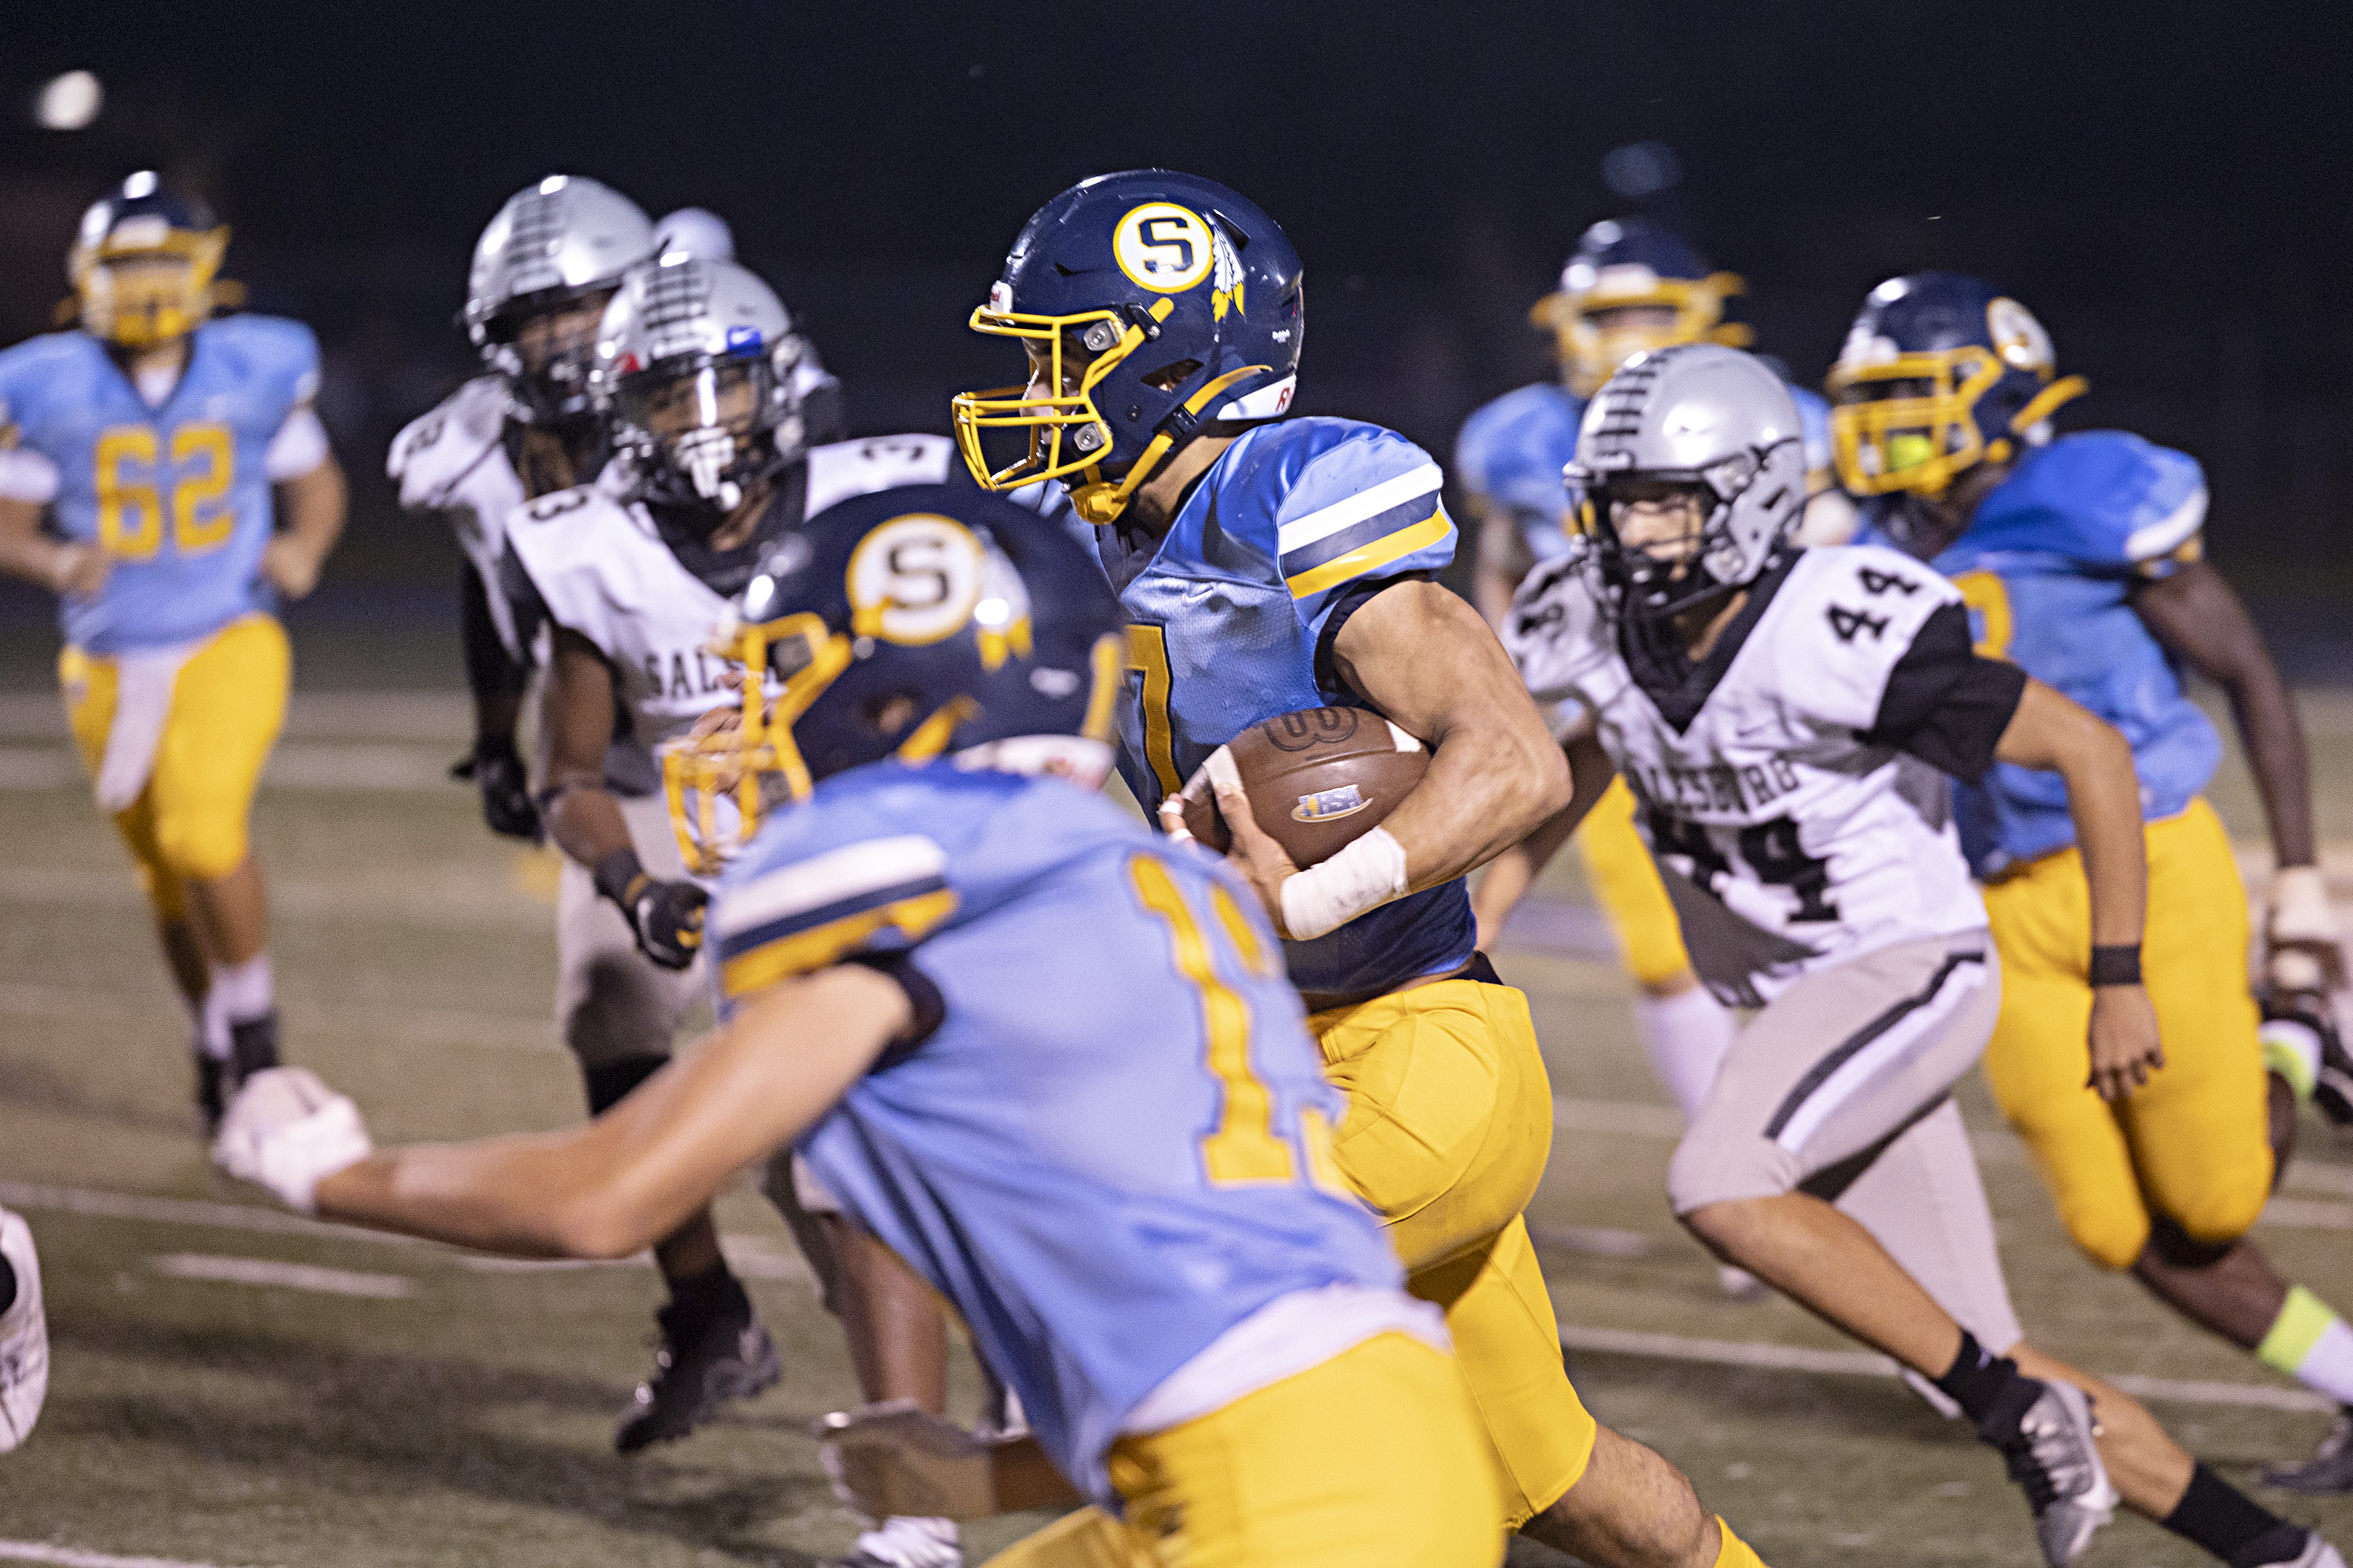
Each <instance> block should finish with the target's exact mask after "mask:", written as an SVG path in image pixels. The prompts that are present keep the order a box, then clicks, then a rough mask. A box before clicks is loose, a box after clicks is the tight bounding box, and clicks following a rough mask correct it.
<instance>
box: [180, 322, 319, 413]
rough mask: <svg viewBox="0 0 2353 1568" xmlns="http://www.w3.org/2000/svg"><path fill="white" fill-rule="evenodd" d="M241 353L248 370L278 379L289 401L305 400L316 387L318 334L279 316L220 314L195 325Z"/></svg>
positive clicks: (317, 384) (317, 376) (307, 399)
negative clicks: (280, 380)
mask: <svg viewBox="0 0 2353 1568" xmlns="http://www.w3.org/2000/svg"><path fill="white" fill-rule="evenodd" d="M196 330H197V331H199V332H202V333H204V334H206V336H207V337H209V338H210V339H212V341H213V342H215V343H216V344H218V345H219V346H221V347H223V348H226V349H228V350H230V351H231V352H233V353H237V354H239V355H241V356H243V357H244V359H245V360H246V362H247V363H248V366H249V367H250V369H251V370H252V372H253V373H254V374H259V375H267V376H270V377H273V378H280V379H282V381H283V383H284V384H283V387H282V389H281V390H282V392H283V394H284V395H285V397H286V400H287V401H288V402H289V403H290V404H292V403H308V402H309V401H310V400H311V398H312V397H314V396H316V395H318V391H319V338H318V334H317V333H315V332H313V331H311V329H310V328H309V327H307V326H305V325H303V324H302V323H301V321H289V320H287V319H286V318H285V317H283V316H247V315H237V316H222V317H220V318H218V319H216V320H214V321H206V323H205V324H204V325H203V326H201V327H199V328H197V329H196Z"/></svg>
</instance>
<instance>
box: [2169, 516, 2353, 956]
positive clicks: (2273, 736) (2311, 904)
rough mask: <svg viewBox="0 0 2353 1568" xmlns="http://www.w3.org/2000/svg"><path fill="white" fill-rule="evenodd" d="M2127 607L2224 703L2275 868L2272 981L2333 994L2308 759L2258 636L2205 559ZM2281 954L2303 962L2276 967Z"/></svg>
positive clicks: (2291, 705) (2330, 936)
mask: <svg viewBox="0 0 2353 1568" xmlns="http://www.w3.org/2000/svg"><path fill="white" fill-rule="evenodd" d="M2131 603H2132V607H2133V610H2134V612H2135V613H2136V614H2137V615H2138V616H2140V618H2141V621H2142V624H2143V625H2145V626H2147V627H2148V629H2149V630H2150V631H2151V632H2152V633H2154V634H2155V635H2156V637H2157V639H2158V641H2159V642H2161V643H2163V644H2164V645H2165V647H2166V648H2167V649H2168V651H2169V652H2171V653H2172V654H2174V655H2175V656H2176V657H2177V658H2181V659H2184V660H2186V661H2187V662H2188V663H2189V666H2190V667H2191V668H2194V669H2196V670H2197V671H2198V673H2199V674H2200V675H2202V676H2204V677H2206V679H2209V680H2211V681H2212V682H2214V683H2215V684H2216V685H2217V686H2220V687H2221V689H2223V691H2224V692H2225V693H2227V694H2228V695H2229V697H2230V700H2231V716H2232V719H2233V720H2234V721H2236V723H2237V725H2238V730H2239V741H2240V743H2241V744H2242V746H2243V747H2245V749H2246V753H2247V764H2248V767H2249V769H2250V770H2251V771H2252V772H2253V773H2254V775H2255V788H2256V790H2257V791H2258V792H2259V793H2260V794H2261V795H2263V816H2264V818H2265V820H2267V821H2268V822H2269V823H2270V824H2271V830H2272V856H2273V859H2274V862H2275V864H2276V865H2277V867H2278V874H2277V879H2276V880H2275V881H2274V886H2273V889H2272V917H2271V921H2270V922H2269V929H2268V930H2267V931H2265V935H2266V936H2267V937H2269V938H2270V941H2271V946H2272V957H2273V979H2274V981H2275V982H2276V983H2277V984H2281V985H2282V986H2283V987H2284V988H2285V989H2288V990H2293V991H2313V990H2323V989H2328V990H2333V989H2335V988H2336V987H2337V986H2338V985H2340V984H2343V982H2344V974H2345V966H2344V960H2343V957H2342V955H2341V954H2340V952H2339V951H2338V948H2337V940H2336V927H2335V921H2334V920H2333V918H2332V917H2331V915H2330V913H2329V909H2328V897H2327V889H2326V888H2325V887H2323V886H2322V884H2321V881H2320V872H2319V854H2318V850H2317V846H2316V843H2315V841H2314V837H2313V826H2312V762H2311V758H2310V756H2309V755H2308V754H2307V752H2306V748H2305V740H2304V723H2303V721H2302V720H2301V719H2300V718H2299V717H2298V716H2297V714H2296V710H2295V700H2294V699H2293V698H2291V697H2290V696H2289V695H2288V689H2287V682H2286V681H2284V680H2283V679H2281V678H2280V672H2279V667H2278V666H2277V665H2275V664H2274V663H2273V662H2272V656H2271V650H2270V649H2269V648H2267V647H2264V646H2263V634H2262V633H2261V632H2259V631H2257V630H2256V629H2255V623H2254V620H2253V617H2252V616H2249V615H2248V614H2247V606H2246V605H2245V604H2244V603H2242V601H2241V600H2240V598H2239V595H2238V594H2237V592H2236V591H2235V590H2233V589H2232V586H2231V584H2230V581H2229V579H2227V578H2225V577H2224V576H2223V575H2222V574H2221V572H2219V571H2217V570H2216V569H2215V568H2214V566H2213V563H2211V562H2207V561H2194V562H2191V563H2189V564H2187V565H2184V566H2182V567H2180V568H2179V569H2178V570H2176V571H2175V572H2173V573H2172V574H2170V575H2168V576H2166V577H2162V578H2158V579H2154V580H2152V581H2149V582H2147V583H2144V584H2141V585H2140V586H2139V587H2137V588H2136V589H2135V590H2134V591H2133V595H2132V601H2131ZM2290 953H2295V954H2299V955H2301V957H2302V958H2303V960H2304V962H2303V963H2301V964H2295V963H2290V964H2287V965H2283V964H2282V963H2281V962H2280V961H2281V959H2283V958H2284V957H2285V956H2286V955H2288V954H2290Z"/></svg>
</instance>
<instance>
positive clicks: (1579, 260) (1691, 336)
mask: <svg viewBox="0 0 2353 1568" xmlns="http://www.w3.org/2000/svg"><path fill="white" fill-rule="evenodd" d="M1745 289H1746V284H1744V283H1743V282H1742V281H1741V280H1740V278H1739V275H1738V274H1736V273H1732V272H1718V271H1716V270H1715V269H1714V268H1711V267H1710V266H1708V264H1707V258H1705V257H1704V256H1702V255H1701V254H1700V253H1699V251H1698V249H1697V247H1694V246H1693V245H1692V243H1691V242H1690V241H1689V240H1686V239H1684V238H1683V236H1681V235H1679V234H1676V233H1674V232H1673V231H1672V230H1671V229H1666V228H1662V227H1661V226H1659V225H1657V224H1655V223H1652V222H1651V221H1650V220H1649V219H1648V218H1639V217H1619V218H1604V219H1602V220H1601V221H1600V222H1599V223H1597V224H1595V225H1594V226H1592V227H1590V228H1588V229H1587V230H1586V231H1585V233H1584V235H1583V236H1582V237H1580V238H1579V239H1578V240H1577V249H1576V250H1575V251H1574V252H1572V253H1571V254H1570V256H1569V258H1568V261H1567V264H1566V265H1564V266H1563V267H1562V268H1561V269H1560V290H1559V292H1557V293H1554V294H1547V295H1546V296H1545V297H1544V298H1543V299H1541V300H1537V301H1536V302H1535V308H1534V309H1533V310H1530V311H1529V312H1528V318H1529V320H1531V321H1534V322H1535V324H1536V325H1537V326H1539V327H1547V328H1550V329H1551V331H1552V332H1553V335H1554V339H1555V342H1556V344H1557V346H1558V350H1559V354H1560V363H1561V369H1562V372H1563V374H1565V375H1566V377H1567V381H1568V384H1569V388H1570V390H1572V391H1574V392H1575V393H1576V394H1577V395H1578V396H1579V397H1590V396H1592V395H1594V394H1595V393H1596V392H1599V390H1600V389H1601V384H1602V383H1603V382H1605V381H1608V380H1609V378H1610V377H1611V376H1613V375H1615V374H1618V367H1619V366H1620V365H1621V364H1624V363H1626V362H1627V361H1628V360H1630V359H1632V358H1633V357H1634V356H1635V355H1636V354H1638V353H1651V352H1652V351H1654V350H1657V349H1663V348H1672V347H1673V346H1674V345H1675V344H1677V343H1703V342H1704V343H1723V344H1724V345H1725V346H1726V347H1728V348H1736V349H1737V348H1746V347H1747V346H1748V343H1749V339H1750V334H1749V331H1748V328H1747V327H1746V325H1745V324H1743V323H1741V322H1738V321H1725V319H1724V302H1725V300H1726V299H1728V298H1730V297H1731V296H1732V295H1735V294H1738V293H1741V292H1743V291H1744V290H1745ZM1668 312H1672V314H1669V313H1668Z"/></svg>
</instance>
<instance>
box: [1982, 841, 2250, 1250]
mask: <svg viewBox="0 0 2353 1568" xmlns="http://www.w3.org/2000/svg"><path fill="white" fill-rule="evenodd" d="M2147 844H2148V929H2147V934H2146V935H2145V936H2144V937H2143V939H2142V942H2141V974H2142V976H2143V978H2144V981H2145V983H2146V984H2147V987H2148V994H2149V1000H2150V1001H2151V1002H2152V1003H2153V1004H2155V1005H2156V1008H2157V1021H2158V1034H2159V1037H2160V1038H2161V1039H2162V1041H2163V1043H2164V1047H2165V1065H2164V1066H2163V1067H2161V1068H2158V1070H2157V1071H2156V1072H2155V1073H2154V1074H2152V1075H2151V1076H2150V1078H2149V1080H2148V1082H2147V1084H2146V1085H2145V1086H2144V1087H2142V1088H2141V1089H2137V1090H2135V1091H2134V1092H2133V1093H2132V1095H2131V1096H2130V1097H2128V1098H2127V1099H2126V1100H2125V1101H2124V1102H2123V1103H2122V1104H2121V1105H2118V1106H2116V1107H2114V1108H2111V1107H2109V1106H2108V1105H2107V1104H2105V1102H2103V1101H2102V1100H2101V1099H2100V1097H2099V1096H2098V1095H2096V1094H2094V1093H2093V1092H2092V1090H2091V1089H2089V1088H2088V1087H2086V1080H2087V1079H2089V1078H2090V1076H2091V1052H2090V1047H2089V1046H2088V1045H2087V1044H2086V1041H2085V1033H2086V1031H2087V1029H2088V1028H2089V1026H2090V1020H2091V1016H2092V992H2091V987H2090V986H2089V984H2086V981H2085V966H2086V965H2087V964H2088V963H2089V962H2090V956H2091V951H2092V920H2091V892H2090V889H2089V887H2088V886H2087V885H2086V883H2085V881H2084V862H2083V858H2082V857H2081V856H2080V855H2079V854H2078V853H2077V852H2076V851H2075V850H2073V849H2065V850H2062V851H2060V852H2058V853H2056V854H2052V855H2046V856H2044V857H2043V858H2042V859H2040V860H2036V861H2033V862H2031V863H2030V864H2029V865H2027V866H2026V867H2025V868H2023V869H2021V870H2020V871H2018V872H2017V873H2015V874H2014V875H2012V876H2010V877H2009V878H2007V879H2004V880H2002V881H2000V882H1997V883H1995V884H1993V885H1992V886H1989V887H1988V888H1987V889H1985V901H1986V912H1987V914H1988V915H1989V917H1990V919H1991V921H1992V927H1993V939H1994V944H1995V946H1996V947H1998V948H1999V949H2000V952H2001V981H2002V986H2001V1016H2000V1021H1999V1022H1998V1023H1997V1024H1996V1025H1995V1026H1994V1036H1993V1044H1992V1045H1991V1046H1990V1047H1988V1049H1987V1051H1986V1057H1985V1070H1986V1079H1987V1081H1988V1083H1989V1085H1991V1087H1992V1089H1993V1094H1994V1099H1995V1100H1997V1101H1998V1102H1999V1103H2000V1106H2001V1110H2002V1114H2003V1115H2004V1116H2006V1117H2008V1118H2009V1119H2010V1125H2011V1126H2013V1127H2015V1128H2017V1129H2018V1131H2019V1133H2020V1135H2021V1136H2022V1137H2023V1138H2025V1140H2026V1142H2027V1144H2028V1146H2029V1147H2030V1148H2031V1150H2032V1151H2033V1153H2034V1159H2035V1163H2036V1164H2037V1165H2039V1166H2040V1167H2041V1168H2042V1179H2043V1182H2044V1184H2046V1185H2048V1186H2049V1187H2050V1189H2051V1194H2052V1198H2053V1200H2054V1201H2055V1202H2056V1203H2057V1204H2058V1205H2059V1214H2060V1217H2061V1218H2062V1219H2063V1221H2064V1222H2065V1223H2066V1226H2067V1232H2068V1234H2069V1235H2070V1236H2072V1237H2074V1239H2075V1245H2076V1246H2078V1247H2082V1248H2083V1249H2084V1251H2085V1252H2087V1253H2089V1254H2090V1255H2091V1256H2092V1258H2094V1260H2095V1261H2097V1262H2099V1263H2102V1264H2104V1265H2105V1266H2106V1267H2108V1268H2129V1267H2130V1266H2131V1265H2132V1262H2133V1260H2134V1259H2135V1258H2138V1257H2139V1256H2140V1254H2141V1249H2142V1248H2143V1247H2146V1246H2147V1242H2148V1233H2149V1215H2151V1213H2152V1212H2154V1213H2156V1214H2159V1215H2165V1216H2166V1217H2168V1218H2169V1219H2171V1220H2173V1221H2174V1222H2175V1223H2176V1224H2178V1225H2179V1226H2181V1228H2182V1229H2184V1230H2185V1231H2187V1232H2189V1235H2190V1236H2191V1237H2195V1238H2196V1239H2198V1240H2200V1241H2208V1242H2224V1241H2230V1240H2232V1239H2234V1238H2236V1237H2239V1236H2242V1235H2243V1234H2244V1233H2245V1232H2246V1231H2247V1229H2248V1228H2249V1227H2250V1226H2253V1224H2254V1223H2255V1216H2256V1215H2259V1214H2261V1213H2262V1212H2263V1200H2264V1199H2265V1198H2266V1197H2268V1196H2269V1195H2270V1193H2271V1185H2272V1152H2271V1143H2270V1134H2269V1125H2268V1112H2267V1109H2266V1089H2265V1086H2264V1081H2263V1049H2262V1047H2261V1046H2260V1045H2259V1044H2258V1043H2257V1041H2256V1034H2255V1031H2256V1026H2257V1023H2258V1017H2257V1013H2256V1008H2255V1003H2254V999H2253V996H2251V995H2250V994H2248V990H2247V937H2248V931H2247V895H2246V889H2244V888H2243V887H2242V886H2241V884H2240V881H2239V869H2238V865H2237V863H2236V862H2235V861H2234V860H2233V859H2232V856H2231V840H2230V837H2229V835H2228V834H2226V833H2225V832H2224V831H2223V827H2222V823H2221V819H2220V818H2219V817H2217V816H2215V815H2214V811H2213V808H2212V807H2211V806H2210V805H2207V804H2206V803H2205V801H2203V800H2202V799H2201V800H2197V801H2193V802H2191V803H2190V805H2189V809H2188V810H2186V811H2183V812H2182V813H2180V814H2179V816H2169V817H2167V818H2165V819H2164V820H2163V821H2160V822H2152V823H2150V824H2149V825H2148V826H2147Z"/></svg>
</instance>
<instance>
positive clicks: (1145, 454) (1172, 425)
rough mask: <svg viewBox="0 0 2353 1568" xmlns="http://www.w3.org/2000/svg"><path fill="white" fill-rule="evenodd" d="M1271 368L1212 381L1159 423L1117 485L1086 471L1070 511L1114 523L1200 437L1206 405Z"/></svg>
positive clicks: (1095, 469) (1254, 367)
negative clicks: (1156, 473)
mask: <svg viewBox="0 0 2353 1568" xmlns="http://www.w3.org/2000/svg"><path fill="white" fill-rule="evenodd" d="M1273 368H1274V367H1273V366H1272V365H1269V364H1246V365H1244V366H1242V368H1241V369H1240V370H1229V371H1228V372H1227V373H1226V374H1223V375H1221V376H1218V377H1216V378H1214V379H1213V380H1211V381H1210V382H1209V383H1208V384H1207V385H1205V386H1203V387H1202V388H1201V390H1200V391H1198V392H1197V393H1195V394H1194V395H1192V396H1190V397H1188V398H1187V399H1186V400H1185V402H1184V405H1183V406H1181V407H1179V408H1177V409H1176V411H1175V412H1173V413H1171V414H1170V415H1169V416H1168V417H1167V418H1166V419H1164V420H1162V421H1161V422H1160V428H1159V430H1158V431H1157V432H1156V433H1155V435H1154V436H1153V437H1152V440H1151V443H1150V444H1149V445H1147V446H1146V447H1145V448H1144V450H1143V451H1142V452H1140V453H1138V454H1137V455H1136V459H1135V461H1134V462H1133V463H1130V464H1129V465H1128V466H1127V472H1126V474H1125V475H1124V477H1122V478H1121V479H1119V480H1118V481H1117V482H1116V483H1114V482H1113V481H1112V480H1109V479H1104V478H1103V466H1102V465H1101V464H1096V465H1094V466H1092V467H1090V468H1087V469H1086V480H1087V482H1086V483H1085V484H1083V485H1073V486H1072V487H1071V510H1074V511H1076V512H1077V513H1078V514H1079V516H1080V517H1082V518H1083V519H1085V520H1086V521H1089V522H1091V523H1093V524H1094V525H1095V526H1096V527H1097V528H1101V527H1103V526H1104V525H1105V524H1108V523H1113V522H1117V521H1119V514H1120V513H1122V512H1124V511H1125V510H1127V503H1128V501H1129V500H1131V499H1132V498H1133V497H1134V494H1135V490H1136V487H1137V486H1139V485H1141V484H1143V483H1144V481H1145V479H1148V478H1150V477H1151V475H1152V471H1153V470H1154V469H1155V468H1158V467H1159V466H1160V464H1161V461H1162V459H1164V458H1169V457H1173V456H1174V455H1175V454H1176V450H1177V448H1179V447H1184V446H1187V445H1189V444H1190V443H1191V442H1192V439H1193V437H1196V436H1198V435H1199V434H1200V425H1201V410H1203V409H1204V408H1207V407H1208V405H1209V402H1210V400H1211V399H1212V398H1214V397H1216V396H1217V395H1218V394H1219V393H1221V392H1223V391H1225V389H1226V388H1228V387H1229V386H1231V385H1232V384H1234V383H1236V382H1238V381H1240V380H1241V379H1242V378H1243V377H1244V376H1248V375H1257V374H1260V373H1261V372H1264V371H1271V370H1272V369H1273Z"/></svg>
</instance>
